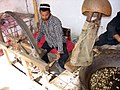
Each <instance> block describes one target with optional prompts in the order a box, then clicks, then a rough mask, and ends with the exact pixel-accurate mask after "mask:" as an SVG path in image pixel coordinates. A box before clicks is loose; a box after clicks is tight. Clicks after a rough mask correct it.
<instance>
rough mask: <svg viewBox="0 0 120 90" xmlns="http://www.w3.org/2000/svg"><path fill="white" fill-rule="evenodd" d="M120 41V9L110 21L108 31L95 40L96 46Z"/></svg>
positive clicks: (114, 43)
mask: <svg viewBox="0 0 120 90" xmlns="http://www.w3.org/2000/svg"><path fill="white" fill-rule="evenodd" d="M119 43H120V11H119V12H118V13H117V15H116V16H115V17H114V18H113V19H112V20H111V21H110V22H109V23H108V25H107V31H106V32H105V33H103V34H101V35H100V36H99V38H98V40H97V41H96V42H95V46H102V45H117V44H119Z"/></svg>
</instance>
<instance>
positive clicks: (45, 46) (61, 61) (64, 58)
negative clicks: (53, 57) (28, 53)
mask: <svg viewBox="0 0 120 90" xmlns="http://www.w3.org/2000/svg"><path fill="white" fill-rule="evenodd" d="M42 48H43V49H46V50H47V53H46V54H45V55H44V56H43V57H42V59H43V60H44V61H45V62H46V63H48V62H49V59H48V56H47V54H48V53H49V52H50V51H51V50H52V49H53V48H51V47H50V46H49V45H48V43H47V42H45V43H44V44H43V46H42ZM56 48H57V47H56ZM63 51H64V54H60V58H59V60H58V63H59V65H60V66H61V67H62V68H64V65H65V63H66V61H67V59H68V57H69V55H68V51H67V47H66V43H63Z"/></svg>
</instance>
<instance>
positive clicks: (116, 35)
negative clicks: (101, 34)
mask: <svg viewBox="0 0 120 90" xmlns="http://www.w3.org/2000/svg"><path fill="white" fill-rule="evenodd" d="M113 38H115V39H116V40H117V41H118V42H120V36H119V35H118V34H115V35H114V36H113Z"/></svg>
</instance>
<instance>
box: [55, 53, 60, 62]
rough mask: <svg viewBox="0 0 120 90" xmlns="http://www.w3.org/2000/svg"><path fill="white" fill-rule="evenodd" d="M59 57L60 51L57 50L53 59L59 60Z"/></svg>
mask: <svg viewBox="0 0 120 90" xmlns="http://www.w3.org/2000/svg"><path fill="white" fill-rule="evenodd" d="M59 58H60V53H59V52H57V53H56V59H55V60H56V61H58V60H59Z"/></svg>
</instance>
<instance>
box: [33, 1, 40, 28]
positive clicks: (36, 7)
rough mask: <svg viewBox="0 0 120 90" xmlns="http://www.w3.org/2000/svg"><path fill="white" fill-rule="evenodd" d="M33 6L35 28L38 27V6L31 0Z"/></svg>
mask: <svg viewBox="0 0 120 90" xmlns="http://www.w3.org/2000/svg"><path fill="white" fill-rule="evenodd" d="M33 6H34V13H35V22H36V26H37V30H38V29H39V14H38V6H37V2H36V0H33Z"/></svg>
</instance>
